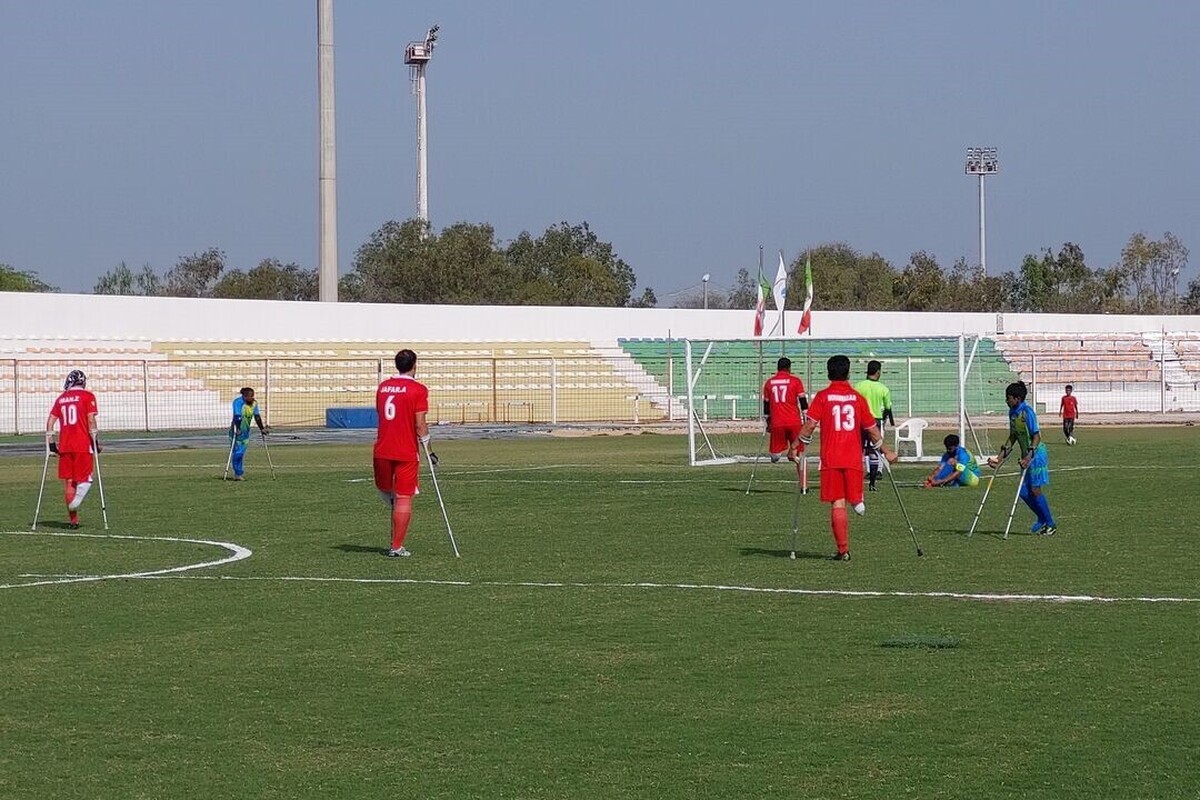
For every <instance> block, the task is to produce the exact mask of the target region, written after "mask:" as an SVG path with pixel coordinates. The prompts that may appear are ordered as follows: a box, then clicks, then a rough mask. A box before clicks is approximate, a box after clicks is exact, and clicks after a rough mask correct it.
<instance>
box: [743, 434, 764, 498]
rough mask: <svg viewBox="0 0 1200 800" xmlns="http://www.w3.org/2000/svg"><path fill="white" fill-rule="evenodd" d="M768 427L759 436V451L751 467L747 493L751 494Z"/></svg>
mask: <svg viewBox="0 0 1200 800" xmlns="http://www.w3.org/2000/svg"><path fill="white" fill-rule="evenodd" d="M768 430H769V428H768V427H763V432H762V436H760V437H758V452H757V453H755V454H754V466H752V467H750V480H749V481H748V482H747V483H746V494H750V487H751V486H753V485H754V470H756V469H758V461H759V459H761V458H762V454H763V443H764V442H765V441H766V439H767V431H768Z"/></svg>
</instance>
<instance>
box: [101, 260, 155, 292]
mask: <svg viewBox="0 0 1200 800" xmlns="http://www.w3.org/2000/svg"><path fill="white" fill-rule="evenodd" d="M92 293H93V294H124V295H143V296H154V295H159V294H162V293H163V287H162V281H161V280H160V279H159V277H158V273H156V272H155V271H154V268H153V267H151V266H150V265H149V264H146V265H144V266H143V267H142V270H141V272H138V273H136V274H135V273H134V271H133V270H131V269H130V268H129V267H128V266H127V265H126V264H125V262H124V261H122V262H121V263H120V264H118V265H117V266H115V267H113V268H112V269H111V270H109V271H108V272H106V273H104V274H103V275H101V276H100V279H99V280H98V281H96V286H95V287H94V288H93V289H92Z"/></svg>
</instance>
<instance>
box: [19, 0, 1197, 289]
mask: <svg viewBox="0 0 1200 800" xmlns="http://www.w3.org/2000/svg"><path fill="white" fill-rule="evenodd" d="M0 3H2V6H0V7H2V9H3V10H2V14H0V107H2V108H3V109H4V121H3V124H0V154H2V161H0V164H2V165H3V166H2V168H0V262H5V263H9V264H11V265H13V266H15V267H17V268H18V269H31V270H36V271H37V272H38V273H39V274H40V275H41V276H42V277H43V278H45V279H46V280H48V281H49V282H51V283H54V284H57V285H59V286H61V287H62V288H63V289H64V290H67V291H80V290H82V291H90V289H91V287H92V285H93V284H94V283H95V280H96V278H97V277H98V276H99V275H100V274H102V273H103V272H105V271H106V270H108V269H110V268H111V267H113V266H115V265H116V264H117V263H118V262H120V261H125V262H127V263H129V264H130V265H131V266H133V267H135V268H137V267H140V266H141V265H142V264H143V263H149V264H151V265H153V266H154V267H155V268H156V269H158V270H160V271H162V270H165V269H167V268H169V267H170V266H172V265H173V264H174V262H175V260H176V259H177V258H178V257H179V256H180V255H183V254H188V253H192V252H195V251H199V250H203V249H205V248H208V247H213V246H215V247H219V248H221V249H223V250H224V251H225V252H226V254H227V256H228V263H229V264H230V266H234V267H240V268H248V267H250V266H253V265H254V264H256V263H257V262H258V261H259V260H261V259H263V258H267V257H274V258H279V259H281V260H283V261H284V262H288V261H295V262H297V263H299V264H301V265H302V266H305V267H315V266H316V258H317V256H316V251H317V229H316V221H317V187H316V176H317V99H316V3H315V2H313V0H303V1H302V0H249V1H247V0H207V2H203V3H178V2H155V1H154V0H141V1H140V2H134V0H100V1H99V2H84V0H69V1H68V0H39V1H38V2H21V3H18V2H15V0H0ZM335 14H336V22H335V45H336V59H337V62H336V63H337V66H336V76H337V137H338V142H337V143H338V196H339V212H340V213H339V226H340V227H339V233H340V236H339V239H340V244H339V253H340V267H341V271H342V272H346V271H349V269H350V267H351V263H352V258H353V254H354V251H355V250H356V249H357V247H358V246H359V245H360V244H361V243H362V242H363V241H364V240H365V239H366V238H367V237H368V236H369V235H370V233H371V232H372V231H373V230H375V229H376V228H378V227H379V226H380V224H382V223H383V222H384V221H385V220H388V219H405V218H408V217H411V216H414V214H415V197H414V195H415V191H414V184H415V177H414V175H415V160H416V159H415V149H416V146H415V130H414V129H415V110H414V102H413V98H412V96H411V95H410V93H409V83H408V72H407V68H406V67H405V66H404V64H403V49H404V46H405V44H406V43H407V42H408V41H409V40H412V39H419V38H422V37H423V36H424V33H425V30H426V28H428V27H429V26H430V25H431V24H434V23H437V24H439V25H441V36H440V41H439V44H438V48H437V51H436V53H435V56H434V60H433V63H432V64H431V66H430V68H429V73H428V76H429V77H428V91H429V95H428V96H429V136H430V154H429V164H430V167H429V169H430V175H429V181H430V190H429V191H430V213H431V216H432V220H433V224H434V226H435V227H436V228H442V227H444V226H446V225H449V224H451V223H453V222H456V221H462V220H466V221H470V222H489V223H491V224H493V225H494V226H495V229H496V233H497V236H498V238H499V239H501V240H502V241H504V240H508V239H511V238H513V237H514V236H516V235H517V234H518V233H520V232H521V231H523V230H529V231H531V232H534V233H538V232H540V231H542V230H544V229H545V228H546V227H547V226H548V225H551V224H553V223H555V222H559V221H563V220H566V221H570V222H581V221H587V222H589V223H590V224H591V226H592V227H593V229H594V230H595V231H596V232H597V233H598V234H599V236H600V237H601V238H602V239H604V240H607V241H611V242H612V243H613V244H614V245H615V246H616V248H617V252H618V254H619V255H620V256H621V257H622V258H624V259H625V260H626V261H627V262H629V264H630V265H631V266H632V267H633V268H634V270H635V272H636V274H637V276H638V281H639V287H641V286H651V287H653V288H654V289H655V290H656V292H657V293H658V294H659V296H660V298H662V297H664V296H666V295H669V294H670V293H671V292H673V291H677V290H680V289H683V288H685V287H688V286H693V285H697V286H698V285H699V280H700V276H701V275H702V274H703V273H705V272H709V273H711V274H712V285H713V286H714V287H722V286H729V285H731V284H732V283H733V277H734V275H735V273H736V272H737V270H738V268H739V267H749V268H754V267H755V266H756V265H757V259H758V246H759V244H762V245H764V246H765V247H766V250H767V254H768V271H773V268H772V267H771V266H770V262H771V254H772V253H773V252H774V251H775V250H776V249H779V248H782V249H783V250H784V251H785V252H786V254H787V255H788V257H789V258H791V257H792V256H793V255H794V254H795V253H796V252H798V251H799V250H800V249H802V248H804V247H806V246H809V245H814V244H818V243H821V242H825V241H837V240H841V241H846V242H849V243H850V244H852V245H853V246H855V247H857V248H859V249H861V250H864V251H872V250H875V251H878V252H880V253H881V254H883V255H884V256H885V257H886V258H888V259H889V260H890V261H892V263H893V264H894V265H896V266H897V267H899V266H902V265H903V264H904V263H906V262H907V259H908V256H909V254H910V253H911V252H912V251H914V250H918V249H925V250H929V251H930V252H932V253H934V254H935V255H936V256H937V257H938V259H939V260H940V261H941V262H942V263H943V265H945V266H948V265H949V264H950V263H951V262H953V261H954V259H956V258H957V257H959V256H966V257H967V258H968V259H969V260H971V261H972V262H975V261H977V259H978V254H977V249H978V245H977V236H978V224H977V213H978V212H977V208H976V183H975V180H974V179H973V178H969V177H967V176H965V175H964V174H963V159H964V150H965V148H966V147H967V146H970V145H993V146H996V147H998V148H999V150H1000V162H1001V174H1000V175H999V176H997V177H995V178H989V179H988V185H987V201H988V265H989V268H991V269H1009V268H1013V267H1015V266H1016V265H1017V264H1018V263H1019V262H1020V259H1021V257H1022V256H1023V255H1024V254H1025V253H1028V252H1037V251H1039V250H1040V249H1041V248H1044V247H1053V248H1055V249H1057V248H1058V247H1059V246H1060V245H1061V244H1062V243H1063V242H1064V241H1074V242H1077V243H1079V244H1080V245H1081V246H1082V247H1083V249H1084V252H1085V254H1086V255H1087V258H1088V261H1089V263H1090V264H1091V265H1092V266H1093V267H1099V266H1107V265H1109V264H1111V263H1113V262H1115V261H1116V260H1117V259H1118V258H1119V253H1120V248H1121V246H1122V245H1123V244H1124V242H1125V241H1126V240H1127V239H1128V237H1129V236H1130V234H1132V233H1134V232H1136V231H1139V230H1140V231H1145V232H1146V233H1147V234H1149V235H1151V236H1153V237H1158V236H1161V235H1162V233H1163V232H1164V231H1167V230H1170V231H1172V232H1174V233H1175V234H1176V235H1178V236H1179V237H1181V238H1182V239H1183V241H1184V243H1185V244H1186V245H1188V246H1189V247H1190V248H1191V249H1192V251H1193V253H1194V255H1193V258H1192V265H1191V267H1190V269H1189V273H1191V274H1194V273H1195V272H1196V265H1197V263H1198V262H1200V189H1198V188H1197V186H1198V183H1197V181H1198V179H1200V105H1198V102H1200V55H1197V53H1198V52H1200V51H1198V50H1197V46H1196V42H1195V36H1196V32H1197V31H1200V4H1197V3H1187V2H1182V1H1180V2H1142V3H1136V4H1135V3H1128V2H1117V1H1115V0H1102V1H1101V2H1092V0H1088V1H1087V2H1082V1H1080V2H1073V3H1064V2H1060V3H1045V2H1027V1H1025V0H1015V1H1014V2H1006V3H997V2H988V3H978V2H949V1H948V0H947V1H945V2H928V1H922V0H916V1H915V2H907V3H890V2H882V0H876V2H856V1H854V0H849V1H843V2H836V3H830V2H825V3H817V2H753V1H749V2H744V3H725V2H722V3H717V2H712V1H711V0H694V1H693V2H683V1H682V0H680V1H679V2H656V1H655V0H642V2H635V1H630V0H616V1H615V2H606V3H586V4H583V3H564V2H550V1H549V0H546V1H545V2H511V3H480V2H477V1H476V2H465V0H443V2H438V3H433V2H378V1H377V0H336V4H335ZM1189 277H1190V275H1189Z"/></svg>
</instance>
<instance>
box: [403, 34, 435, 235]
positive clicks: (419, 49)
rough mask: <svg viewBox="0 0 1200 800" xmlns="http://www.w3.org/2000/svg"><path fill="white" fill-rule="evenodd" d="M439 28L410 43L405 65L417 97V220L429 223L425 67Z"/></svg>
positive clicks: (431, 56)
mask: <svg viewBox="0 0 1200 800" xmlns="http://www.w3.org/2000/svg"><path fill="white" fill-rule="evenodd" d="M437 34H438V26H437V25H434V26H433V27H432V28H430V29H429V32H428V33H426V34H425V41H423V42H409V43H408V47H406V48H405V49H404V63H405V64H408V78H409V81H410V82H411V83H412V92H413V94H414V95H416V96H417V218H418V219H421V220H424V221H425V222H429V182H428V177H427V175H426V172H427V170H428V166H429V165H428V162H427V155H426V152H425V151H426V127H425V67H426V66H428V64H429V59H431V58H433V45H434V43H435V42H437Z"/></svg>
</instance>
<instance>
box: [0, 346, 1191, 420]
mask: <svg viewBox="0 0 1200 800" xmlns="http://www.w3.org/2000/svg"><path fill="white" fill-rule="evenodd" d="M1171 358H1172V356H1171V354H1170V353H1168V354H1167V365H1168V366H1171V367H1172V368H1173V370H1174V371H1173V372H1172V373H1171V374H1172V375H1176V376H1178V375H1181V374H1182V375H1186V376H1188V377H1189V378H1190V381H1184V380H1181V379H1172V380H1168V378H1167V375H1168V370H1167V369H1164V368H1162V367H1163V366H1164V365H1163V364H1161V362H1159V361H1157V360H1156V361H1154V362H1150V361H1149V360H1147V361H1146V362H1144V363H1143V364H1139V365H1137V366H1136V367H1135V368H1134V369H1133V370H1130V369H1128V365H1127V364H1125V363H1120V364H1117V363H1108V362H1105V361H1104V359H1103V358H1102V357H1095V358H1090V360H1089V357H1086V356H1080V357H1079V358H1077V359H1074V360H1073V363H1074V364H1075V366H1071V365H1068V364H1063V363H1061V362H1062V359H1061V357H1058V356H1055V357H1054V358H1053V361H1051V360H1049V359H1046V360H1043V359H1042V358H1041V357H1040V356H1029V355H1026V354H1021V355H1020V356H1019V357H1016V358H1013V359H1012V360H1011V361H1006V360H1005V359H1002V358H996V357H989V358H988V359H986V360H984V359H976V361H975V363H974V364H973V365H972V367H971V373H970V374H969V375H968V377H967V380H966V387H965V390H964V397H965V398H966V402H967V407H968V413H972V414H974V413H994V414H1002V413H1003V411H1004V397H1003V388H1004V386H1003V384H1004V383H1005V381H1006V380H1008V379H1011V378H1013V376H1020V377H1021V378H1022V379H1023V380H1025V381H1026V383H1028V384H1029V386H1030V393H1031V400H1032V401H1033V402H1035V403H1038V404H1039V405H1038V409H1039V411H1042V412H1044V413H1049V414H1051V415H1054V414H1056V413H1057V411H1058V400H1059V398H1060V397H1061V395H1062V391H1063V385H1064V384H1065V383H1072V384H1073V386H1074V390H1075V394H1076V395H1077V396H1078V397H1079V408H1080V413H1081V414H1082V415H1083V416H1084V417H1085V418H1086V417H1087V416H1090V415H1093V414H1105V413H1122V414H1128V413H1139V412H1141V413H1145V414H1171V413H1175V412H1192V413H1195V412H1200V377H1198V376H1195V375H1193V374H1192V373H1188V372H1186V371H1184V370H1183V369H1182V368H1181V367H1179V365H1178V364H1177V363H1173V362H1172V361H1171ZM676 361H677V362H679V363H674V362H676ZM883 361H884V381H885V382H886V383H887V384H888V385H889V386H890V387H891V389H892V395H893V404H894V407H895V412H896V416H897V417H902V416H921V415H923V414H936V413H944V412H946V411H950V410H951V408H950V407H947V408H942V406H943V405H945V404H946V401H947V398H950V402H951V404H952V405H953V402H954V401H955V399H956V398H957V389H958V384H957V381H958V378H957V362H956V360H955V359H927V358H926V359H922V358H885V359H883ZM935 361H937V362H939V363H936V364H935V363H933V362H935ZM942 362H945V363H942ZM666 363H667V366H666V368H665V374H661V375H655V374H650V373H649V372H647V370H646V369H645V368H644V367H643V366H642V365H640V364H639V363H638V361H637V360H636V359H634V358H631V357H629V356H628V355H627V354H624V353H617V354H603V353H599V352H598V353H595V354H589V355H582V354H581V355H578V356H569V357H559V356H555V357H527V356H509V357H495V356H476V357H457V358H436V357H431V358H427V359H422V360H421V361H420V362H419V364H418V375H417V377H418V379H420V380H421V381H422V382H424V383H425V384H426V385H427V386H429V388H430V408H429V415H428V419H429V421H430V422H431V423H435V424H436V423H459V424H461V423H497V424H504V423H507V424H517V423H535V424H546V425H561V424H570V423H614V424H631V423H632V424H655V423H661V422H670V421H683V420H684V419H685V418H686V413H687V412H686V407H687V406H686V395H684V394H682V392H683V391H684V386H685V385H686V379H685V378H683V377H682V372H681V371H682V366H683V365H682V358H680V357H677V356H676V357H673V358H671V359H669V360H668V361H667V362H666ZM1043 363H1045V364H1047V365H1048V364H1051V363H1052V364H1053V368H1051V369H1046V368H1043V366H1042V365H1043ZM391 366H392V365H391V364H390V363H389V362H387V361H386V360H382V359H375V358H359V359H344V358H328V359H319V358H277V357H270V358H236V359H234V358H227V359H171V358H161V359H154V358H146V359H130V358H123V359H120V360H115V359H107V360H105V359H98V358H97V359H86V358H85V359H81V360H70V361H68V360H65V359H58V358H56V359H10V360H6V361H0V434H14V433H17V434H24V433H31V432H36V431H40V430H42V428H43V427H44V425H45V420H46V416H47V412H48V410H49V408H50V405H51V403H52V402H53V401H54V398H55V397H57V396H58V394H59V392H60V391H61V389H62V380H63V377H64V376H65V375H66V373H67V372H68V371H70V370H71V369H82V370H84V372H86V373H87V375H88V378H89V381H88V388H89V389H91V390H92V391H94V392H95V393H96V395H97V399H98V401H99V407H100V417H101V427H102V428H103V429H105V430H127V431H133V430H141V431H155V430H183V429H220V428H222V427H224V426H225V425H227V424H228V422H229V419H230V403H231V402H232V400H233V399H234V397H235V396H236V395H237V392H238V390H239V389H240V388H241V387H243V386H251V387H253V388H254V389H255V391H256V392H257V395H258V399H259V401H260V403H261V405H262V408H263V413H264V418H265V420H266V421H267V422H268V423H269V424H271V425H273V426H275V427H282V428H286V427H296V428H300V427H324V426H325V425H326V416H327V411H328V410H329V409H331V408H340V407H359V408H370V407H372V406H373V405H374V395H375V387H376V386H377V385H378V383H379V381H381V380H382V379H383V378H385V377H387V376H388V375H390V374H391V373H392V369H391ZM747 369H749V368H747ZM735 371H736V370H735ZM794 371H796V372H797V374H800V375H802V376H807V375H808V374H809V371H808V370H807V369H801V368H800V365H799V364H797V368H795V369H794ZM859 371H860V370H858V369H857V366H856V369H855V375H857V374H858V372H859ZM751 372H755V373H756V372H757V371H756V370H751ZM822 372H823V362H822V364H814V365H813V369H812V371H811V374H812V380H811V383H812V384H814V385H812V386H809V387H808V388H809V391H810V393H812V392H814V391H815V390H816V389H819V388H820V387H822V386H823V385H824V383H825V381H824V380H823V379H821V378H822V376H821V373H822ZM1150 375H1153V376H1154V377H1153V379H1147V376H1150ZM760 385H761V384H759V383H758V375H757V374H753V375H751V374H750V372H747V374H746V375H745V376H739V377H738V379H737V380H736V381H734V380H733V378H731V379H730V381H729V382H728V383H725V384H722V385H720V386H719V387H716V388H711V389H704V390H702V391H701V392H700V393H699V394H698V408H697V413H698V414H700V413H704V414H706V415H708V416H709V418H715V419H753V418H755V417H756V416H757V415H758V414H759V413H760V412H761V408H760V404H761V399H760V397H759V396H758V387H759V386H760Z"/></svg>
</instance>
